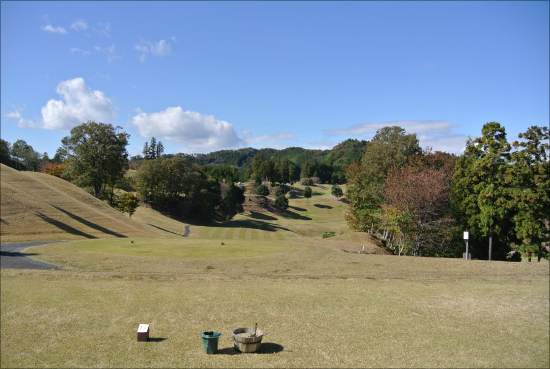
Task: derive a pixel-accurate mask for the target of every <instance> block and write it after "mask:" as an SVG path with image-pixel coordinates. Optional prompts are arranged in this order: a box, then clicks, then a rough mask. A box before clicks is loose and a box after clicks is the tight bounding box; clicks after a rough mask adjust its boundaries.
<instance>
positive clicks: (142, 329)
mask: <svg viewBox="0 0 550 369" xmlns="http://www.w3.org/2000/svg"><path fill="white" fill-rule="evenodd" d="M134 327H135V326H134ZM148 330H149V324H140V325H139V327H138V333H146V332H147V331H148Z"/></svg>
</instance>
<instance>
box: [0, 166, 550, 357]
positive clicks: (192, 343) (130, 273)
mask: <svg viewBox="0 0 550 369" xmlns="http://www.w3.org/2000/svg"><path fill="white" fill-rule="evenodd" d="M1 169H2V214H1V215H2V242H7V241H6V240H10V241H15V240H21V241H22V240H26V241H40V240H70V241H67V242H62V243H56V244H48V245H43V246H36V247H32V248H29V249H27V250H26V251H25V252H27V253H30V254H32V256H31V257H32V258H34V259H37V260H40V261H44V262H48V263H52V264H55V265H57V266H59V267H61V268H63V270H61V271H51V270H48V271H46V270H21V269H2V270H1V278H0V293H1V300H0V302H1V306H0V311H1V322H0V326H1V330H0V333H1V337H0V344H1V350H0V367H2V368H9V367H246V368H248V367H497V368H501V367H518V368H526V367H549V365H550V363H549V357H550V349H549V346H550V339H549V333H548V332H549V330H550V324H549V298H550V296H549V289H550V283H549V269H550V268H549V263H548V261H546V260H544V261H543V262H541V263H537V262H532V263H527V262H522V263H507V262H487V261H478V260H472V261H465V260H461V259H443V258H414V257H397V256H393V255H386V254H385V251H384V250H383V249H382V248H380V247H378V246H377V245H376V241H375V240H373V239H372V238H371V237H370V236H368V235H365V234H359V233H354V232H351V231H350V230H349V229H348V228H347V225H346V223H345V222H344V221H342V219H343V218H344V212H345V208H346V205H345V204H343V203H342V202H341V201H335V200H333V199H332V196H331V195H330V186H328V185H327V186H323V187H322V186H315V187H313V190H314V196H313V197H312V198H311V199H309V202H307V201H306V200H305V199H304V198H303V197H301V196H299V194H300V191H301V190H303V186H294V187H295V189H294V190H293V193H294V195H292V196H291V198H290V208H289V209H288V211H286V212H280V213H271V212H265V211H262V209H256V210H257V211H248V212H245V213H242V214H238V215H237V216H235V217H233V218H232V219H231V220H230V221H228V222H221V223H216V224H211V225H208V226H207V225H191V228H190V230H191V233H190V234H189V237H185V238H184V237H182V235H183V234H184V233H185V231H186V227H187V226H189V224H186V223H182V222H180V221H178V220H177V219H173V218H169V217H166V216H164V215H163V214H161V213H159V212H157V211H155V210H152V209H149V208H147V209H146V208H139V209H138V210H137V212H136V213H135V215H134V216H132V219H129V218H128V217H127V216H123V215H122V214H120V213H117V212H116V211H114V210H112V209H110V208H108V207H105V205H104V204H103V203H101V202H100V201H98V200H95V199H93V198H91V197H90V196H89V195H88V194H86V193H85V192H83V191H82V190H79V189H75V188H74V186H70V185H68V184H66V183H65V182H63V181H61V180H58V179H55V178H54V177H51V176H45V175H40V174H33V173H24V174H18V173H16V172H14V171H10V172H9V173H7V175H4V174H5V173H4V167H3V166H2V167H1ZM60 181H61V182H60ZM29 191H31V192H33V193H36V194H38V195H37V196H34V197H30V196H26V195H25V194H26V193H30V192H29ZM296 194H298V195H296ZM25 196H26V197H25ZM21 225H22V226H21ZM326 231H331V232H335V233H336V236H335V237H331V238H327V239H323V238H322V234H323V233H324V232H326ZM132 241H133V242H132ZM222 243H223V245H222ZM363 247H365V252H368V254H364V253H358V251H359V250H363ZM256 322H257V323H258V325H259V328H260V329H262V330H263V331H264V332H266V333H267V336H265V337H264V340H263V343H262V346H261V349H260V351H259V353H257V354H239V353H237V352H235V351H234V350H233V344H232V342H231V341H230V340H228V338H229V337H231V331H232V330H233V329H235V328H240V327H251V326H253V325H254V323H256ZM143 323H144V324H150V337H151V340H150V341H149V342H137V337H136V335H137V334H136V331H137V327H138V325H139V324H143ZM206 330H215V331H218V332H221V333H222V334H223V336H222V338H221V340H220V343H219V349H220V350H219V351H218V354H216V355H207V354H206V353H204V350H203V346H202V341H201V338H200V337H199V335H200V333H201V332H203V331H206Z"/></svg>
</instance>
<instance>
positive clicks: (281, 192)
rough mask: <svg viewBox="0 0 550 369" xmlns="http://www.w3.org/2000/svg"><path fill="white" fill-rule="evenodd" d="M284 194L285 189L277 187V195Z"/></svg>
mask: <svg viewBox="0 0 550 369" xmlns="http://www.w3.org/2000/svg"><path fill="white" fill-rule="evenodd" d="M284 194H285V192H284V191H283V189H282V188H281V187H277V188H276V189H275V197H277V196H280V195H284Z"/></svg>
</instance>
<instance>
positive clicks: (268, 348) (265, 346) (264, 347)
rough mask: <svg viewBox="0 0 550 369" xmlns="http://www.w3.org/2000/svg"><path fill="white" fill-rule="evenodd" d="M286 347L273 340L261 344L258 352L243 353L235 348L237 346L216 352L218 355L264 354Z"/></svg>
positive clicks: (276, 351) (273, 352) (274, 352)
mask: <svg viewBox="0 0 550 369" xmlns="http://www.w3.org/2000/svg"><path fill="white" fill-rule="evenodd" d="M284 349H285V348H284V347H283V346H281V345H279V344H276V343H273V342H265V343H262V344H261V345H260V349H259V350H258V351H256V352H247V353H243V352H240V351H238V350H236V349H235V347H226V348H223V349H221V350H218V351H217V352H216V355H242V354H252V355H262V354H276V353H278V352H281V351H283V350H284Z"/></svg>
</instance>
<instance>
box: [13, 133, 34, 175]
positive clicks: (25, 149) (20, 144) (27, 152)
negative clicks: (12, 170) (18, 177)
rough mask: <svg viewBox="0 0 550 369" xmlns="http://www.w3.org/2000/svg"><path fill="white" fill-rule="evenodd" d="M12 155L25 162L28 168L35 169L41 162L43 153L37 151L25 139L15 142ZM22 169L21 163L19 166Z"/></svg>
mask: <svg viewBox="0 0 550 369" xmlns="http://www.w3.org/2000/svg"><path fill="white" fill-rule="evenodd" d="M10 155H11V156H12V157H13V158H16V159H17V160H18V161H19V162H23V163H24V164H25V166H26V169H27V170H33V171H34V170H35V169H36V167H37V166H38V163H39V162H40V159H41V155H40V154H39V153H38V152H36V151H35V150H34V149H33V148H32V146H31V145H29V144H28V143H27V142H26V141H25V140H17V141H15V142H14V143H13V145H12V146H11V150H10ZM17 169H20V165H18V168H17Z"/></svg>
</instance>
